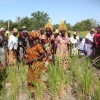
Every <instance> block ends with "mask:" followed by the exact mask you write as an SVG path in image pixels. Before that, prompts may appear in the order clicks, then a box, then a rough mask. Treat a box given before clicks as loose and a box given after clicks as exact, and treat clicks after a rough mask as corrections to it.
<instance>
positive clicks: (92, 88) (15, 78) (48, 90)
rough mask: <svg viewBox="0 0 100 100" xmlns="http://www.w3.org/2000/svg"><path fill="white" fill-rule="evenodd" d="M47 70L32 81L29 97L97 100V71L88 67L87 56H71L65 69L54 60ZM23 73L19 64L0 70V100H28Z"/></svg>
mask: <svg viewBox="0 0 100 100" xmlns="http://www.w3.org/2000/svg"><path fill="white" fill-rule="evenodd" d="M18 67H19V68H18ZM48 69H49V70H48V72H43V73H42V75H41V76H42V77H41V78H40V79H39V80H38V81H37V82H35V86H36V87H35V88H34V93H35V98H34V99H33V100H51V99H52V100H100V98H99V94H100V70H98V69H96V68H95V67H93V66H90V60H89V59H85V60H84V61H83V62H82V61H81V60H79V59H78V58H77V57H72V58H70V59H69V66H68V69H67V70H63V68H62V66H60V65H58V64H57V60H55V65H49V67H48ZM27 72H28V66H26V65H23V64H21V63H19V64H17V65H15V66H14V67H10V66H9V67H6V68H5V69H4V70H3V71H0V100H31V94H30V91H29V89H28V87H27ZM44 79H46V80H45V81H43V80H44Z"/></svg>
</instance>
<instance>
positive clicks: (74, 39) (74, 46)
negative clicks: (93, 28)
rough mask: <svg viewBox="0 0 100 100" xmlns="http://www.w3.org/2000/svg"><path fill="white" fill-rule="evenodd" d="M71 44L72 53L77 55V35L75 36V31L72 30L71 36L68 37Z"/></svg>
mask: <svg viewBox="0 0 100 100" xmlns="http://www.w3.org/2000/svg"><path fill="white" fill-rule="evenodd" d="M70 41H71V45H72V55H78V47H77V46H78V41H79V37H78V36H77V33H76V32H74V34H73V36H72V37H71V39H70Z"/></svg>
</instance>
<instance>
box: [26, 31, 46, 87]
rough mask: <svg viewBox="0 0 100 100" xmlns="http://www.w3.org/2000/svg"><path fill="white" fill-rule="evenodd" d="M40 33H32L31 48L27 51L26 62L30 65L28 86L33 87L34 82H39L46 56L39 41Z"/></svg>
mask: <svg viewBox="0 0 100 100" xmlns="http://www.w3.org/2000/svg"><path fill="white" fill-rule="evenodd" d="M38 39H39V33H38V31H34V32H31V33H30V35H29V42H31V43H30V44H31V45H30V47H29V48H28V49H27V50H26V62H27V64H28V65H29V69H28V86H29V88H32V87H33V85H34V84H33V83H34V81H38V79H39V78H40V75H41V72H42V70H43V66H44V64H43V62H42V60H43V58H44V56H45V53H44V50H43V47H42V46H41V44H40V43H39V41H38Z"/></svg>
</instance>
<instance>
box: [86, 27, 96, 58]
mask: <svg viewBox="0 0 100 100" xmlns="http://www.w3.org/2000/svg"><path fill="white" fill-rule="evenodd" d="M94 33H95V29H94V28H92V29H91V30H90V32H89V33H88V34H87V35H86V39H87V41H88V43H89V44H90V45H91V46H90V45H88V48H89V49H91V51H92V52H91V54H90V56H91V57H93V56H94V48H93V45H94V44H93V38H94Z"/></svg>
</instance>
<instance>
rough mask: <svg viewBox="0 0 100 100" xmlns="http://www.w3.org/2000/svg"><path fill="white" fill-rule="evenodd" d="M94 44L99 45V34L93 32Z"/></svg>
mask: <svg viewBox="0 0 100 100" xmlns="http://www.w3.org/2000/svg"><path fill="white" fill-rule="evenodd" d="M94 39H95V44H96V46H98V45H100V34H98V33H96V34H94Z"/></svg>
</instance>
